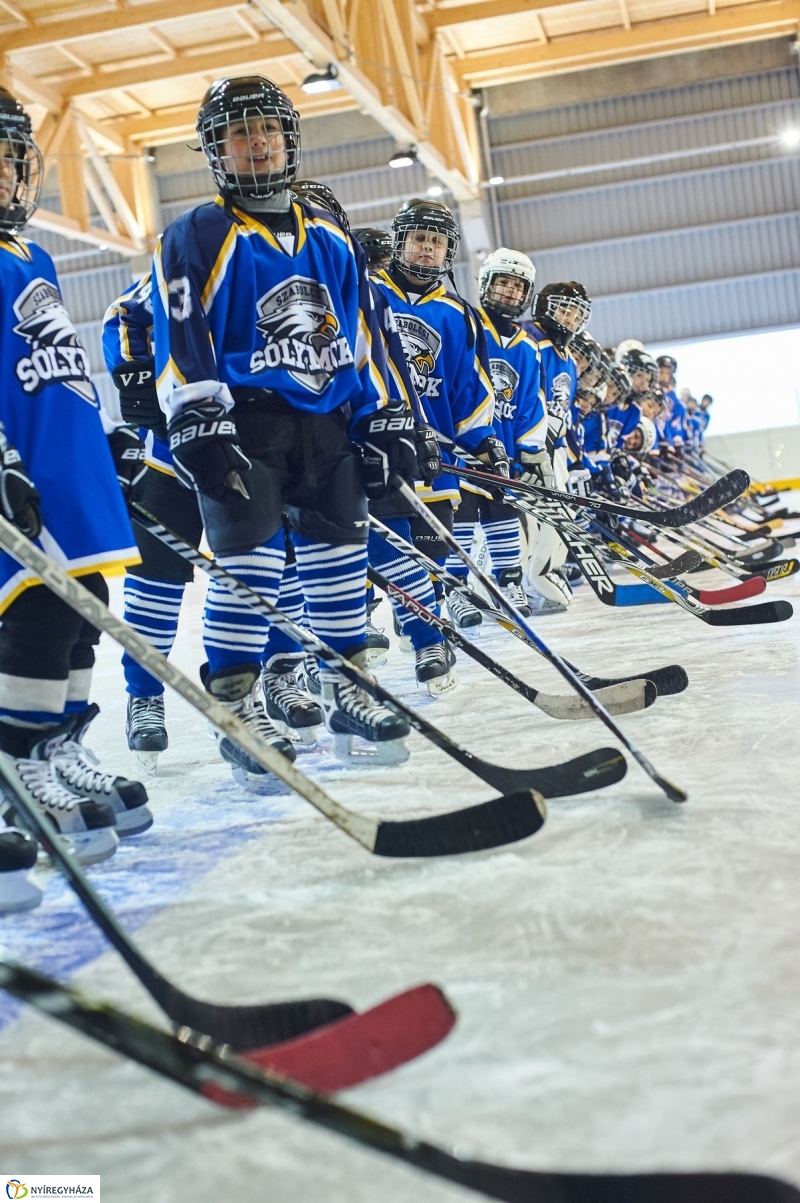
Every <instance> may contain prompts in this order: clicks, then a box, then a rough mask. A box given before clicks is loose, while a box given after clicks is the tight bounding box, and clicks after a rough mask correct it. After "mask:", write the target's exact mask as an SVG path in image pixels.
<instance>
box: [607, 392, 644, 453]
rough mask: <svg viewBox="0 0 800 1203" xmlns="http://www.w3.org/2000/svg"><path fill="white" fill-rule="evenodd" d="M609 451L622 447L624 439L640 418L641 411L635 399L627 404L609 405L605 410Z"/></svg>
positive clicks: (631, 431)
mask: <svg viewBox="0 0 800 1203" xmlns="http://www.w3.org/2000/svg"><path fill="white" fill-rule="evenodd" d="M605 414H606V430H607V432H608V433H607V437H608V448H609V451H614V450H616V448H617V447H620V448H623V450H624V440H625V439H626V438H627V437H628V435H629V434H633V432H634V430H635V429H636V427H637V426H638V425H639V423H640V422H641V420H642V411H641V409H640V408H639V406H638V405H637V404H636V402H635V401H630V402H629V403H628V404H627V405H609V407H608V409H607V410H606V411H605Z"/></svg>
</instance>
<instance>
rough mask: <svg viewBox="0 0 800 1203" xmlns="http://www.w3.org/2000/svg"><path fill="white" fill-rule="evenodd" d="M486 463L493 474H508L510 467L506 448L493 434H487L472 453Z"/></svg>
mask: <svg viewBox="0 0 800 1203" xmlns="http://www.w3.org/2000/svg"><path fill="white" fill-rule="evenodd" d="M472 454H473V455H475V456H477V457H478V459H480V460H483V462H484V463H485V464H487V465H488V467H489V471H490V472H494V474H495V476H510V474H511V468H510V465H509V462H508V455H507V454H506V449H505V447H504V446H503V444H502V443H501V442H500V440H499V439H498V438H497V436H496V435H494V434H487V436H486V438H485V439H484V440H483V442H481V443H478V446H477V447H476V448H475V450H474V451H473V453H472Z"/></svg>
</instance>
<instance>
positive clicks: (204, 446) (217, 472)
mask: <svg viewBox="0 0 800 1203" xmlns="http://www.w3.org/2000/svg"><path fill="white" fill-rule="evenodd" d="M168 430H169V449H170V451H171V452H172V458H173V461H174V464H175V475H176V476H177V478H178V480H179V481H180V483H181V484H182V485H185V486H186V488H187V489H194V491H195V493H204V494H205V495H206V496H207V497H213V498H214V500H215V501H224V500H225V499H226V498H228V497H232V496H233V494H234V493H240V494H241V495H242V496H243V497H249V495H248V493H247V491H246V489H245V486H244V484H243V482H242V478H241V473H242V472H248V471H249V470H250V468H252V466H253V465H252V464H251V463H250V460H249V459H248V458H247V456H246V455H245V454H244V452H243V451H242V449H241V447H240V446H239V434H238V432H237V430H236V423H235V422H234V421H233V419H232V418H229V417H228V414H227V410H226V409H225V406H224V405H223V404H222V402H221V401H194V402H192V403H191V404H190V405H187V406H186V408H185V409H182V410H181V411H180V413H179V414H176V415H175V417H174V418H172V419H171V421H170V422H169V426H168Z"/></svg>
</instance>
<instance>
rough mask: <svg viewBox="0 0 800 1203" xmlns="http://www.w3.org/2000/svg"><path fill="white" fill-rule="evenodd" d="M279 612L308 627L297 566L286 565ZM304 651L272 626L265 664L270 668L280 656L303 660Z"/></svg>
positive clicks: (268, 638)
mask: <svg viewBox="0 0 800 1203" xmlns="http://www.w3.org/2000/svg"><path fill="white" fill-rule="evenodd" d="M275 604H276V605H277V607H278V609H279V610H282V611H283V613H284V614H285V615H286V617H287V618H292V619H294V621H295V622H296V623H299V624H300V625H301V626H306V625H307V623H306V622H305V621H304V619H305V612H306V606H305V601H304V599H303V590H302V589H301V588H300V578H299V577H298V575H297V564H295V563H292V564H286V565H285V566H284V569H283V576H282V577H281V587H280V591H279V592H278V600H277V602H276V603H275ZM303 654H304V653H303V649H302V647H301V646H300V644H299V643H295V641H294V639H292V638H291V637H290V636H289V635H285V634H284V633H283V631H279V630H278V628H277V627H276V626H270V628H269V634H268V636H267V646H266V648H265V649H264V663H265V664H266V665H267V666H269V663H270V661H271V660H272V659H273V658H274V657H276V656H279V657H280V658H281V659H283V658H284V657H285V656H291V657H292V659H296V660H298V661H299V660H302V658H303Z"/></svg>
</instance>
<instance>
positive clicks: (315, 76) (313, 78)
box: [300, 63, 342, 96]
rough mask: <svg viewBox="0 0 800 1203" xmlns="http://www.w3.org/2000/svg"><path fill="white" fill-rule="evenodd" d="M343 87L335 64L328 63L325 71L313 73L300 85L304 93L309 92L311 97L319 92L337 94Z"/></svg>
mask: <svg viewBox="0 0 800 1203" xmlns="http://www.w3.org/2000/svg"><path fill="white" fill-rule="evenodd" d="M341 86H342V81H341V80H340V79H339V76H338V74H337V72H336V68H335V67H334V65H333V63H328V66H327V68H326V70H325V71H312V72H311V74H310V75H307V76H306V77H305V79H304V80H303V82H302V83H301V85H300V87H301V88H302V89H303V91H304V92H308V94H309V95H310V96H314V95H316V94H317V93H319V92H335V91H336V90H337V88H341Z"/></svg>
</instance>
